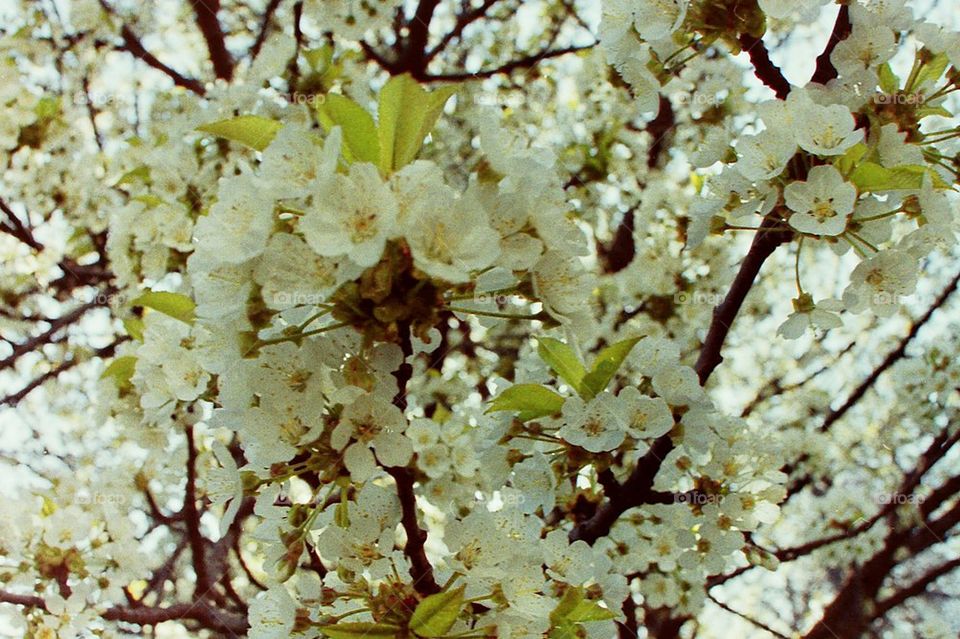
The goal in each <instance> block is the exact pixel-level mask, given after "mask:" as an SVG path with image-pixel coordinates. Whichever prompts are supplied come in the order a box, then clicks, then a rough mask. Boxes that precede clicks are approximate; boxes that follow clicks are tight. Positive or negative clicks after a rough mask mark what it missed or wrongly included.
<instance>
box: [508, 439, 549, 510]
mask: <svg viewBox="0 0 960 639" xmlns="http://www.w3.org/2000/svg"><path fill="white" fill-rule="evenodd" d="M510 483H511V485H512V486H513V489H514V490H516V491H517V494H518V495H520V496H522V497H523V499H522V500H518V501H519V504H518V507H519V508H520V510H521V511H522V512H525V513H532V512H534V511H536V510H537V508H542V509H543V512H544V513H549V512H550V511H551V510H553V506H554V504H555V502H556V488H557V478H556V475H554V472H553V469H552V468H551V467H550V460H548V459H547V457H546V455H544V454H543V453H540V452H535V453H534V454H533V455H531V456H530V457H527V458H526V459H524V460H523V461H522V462H520V463H519V464H517V465H516V466H514V467H513V477H512V478H511V480H510Z"/></svg>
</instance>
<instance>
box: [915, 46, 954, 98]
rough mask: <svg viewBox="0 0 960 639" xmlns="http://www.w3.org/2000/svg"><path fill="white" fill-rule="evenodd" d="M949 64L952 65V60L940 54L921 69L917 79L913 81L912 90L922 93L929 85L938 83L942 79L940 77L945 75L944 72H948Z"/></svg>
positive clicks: (944, 54)
mask: <svg viewBox="0 0 960 639" xmlns="http://www.w3.org/2000/svg"><path fill="white" fill-rule="evenodd" d="M948 64H950V59H949V58H948V57H947V54H946V53H938V54H937V55H935V56H933V57H932V58H931V59H930V60H928V61H927V62H926V63H924V65H923V66H922V67H921V68H920V73H918V74H917V78H916V79H915V80H914V81H913V87H912V89H913V90H914V91H920V90H922V89H923V88H924V87H925V86H926V85H927V84H934V83H936V81H937V80H939V79H940V76H942V75H943V72H944V71H946V70H947V65H948Z"/></svg>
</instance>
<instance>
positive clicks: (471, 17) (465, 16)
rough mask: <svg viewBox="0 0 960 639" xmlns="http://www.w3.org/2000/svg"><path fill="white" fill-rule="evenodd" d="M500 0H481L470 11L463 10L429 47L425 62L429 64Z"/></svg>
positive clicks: (466, 5) (467, 5)
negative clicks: (454, 21)
mask: <svg viewBox="0 0 960 639" xmlns="http://www.w3.org/2000/svg"><path fill="white" fill-rule="evenodd" d="M498 2H500V0H483V3H482V4H481V5H480V6H479V7H476V8H474V9H471V10H470V11H464V12H463V13H461V14H459V15H458V16H457V22H456V24H454V25H453V29H451V30H450V31H448V32H447V33H446V34H444V36H443V38H441V39H440V42H439V43H438V44H437V45H436V46H435V47H433V48H432V49H430V51H428V52H427V54H426V56H425V62H426V63H427V64H430V62H431V61H432V60H433V59H434V58H435V57H437V55H439V54H440V53H441V52H443V51H444V50H445V49H446V48H447V47H448V46H450V43H451V42H452V41H453V40H455V39H458V38H460V37H461V36H462V35H463V31H464V30H465V29H466V28H467V27H468V26H470V25H471V24H473V23H474V22H476V21H477V20H480V19H481V18H484V17H485V16H486V15H487V11H489V10H490V8H491V7H492V6H493V5H495V4H496V3H498ZM465 7H469V4H465Z"/></svg>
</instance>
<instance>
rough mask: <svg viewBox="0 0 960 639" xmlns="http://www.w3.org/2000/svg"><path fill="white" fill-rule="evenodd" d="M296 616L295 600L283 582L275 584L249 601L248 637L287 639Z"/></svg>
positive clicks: (256, 638) (255, 638) (252, 638)
mask: <svg viewBox="0 0 960 639" xmlns="http://www.w3.org/2000/svg"><path fill="white" fill-rule="evenodd" d="M296 616H297V604H296V602H294V600H293V598H292V597H291V596H290V593H289V592H287V589H286V587H285V586H284V585H283V584H277V585H275V586H273V587H271V588H270V590H268V591H266V592H265V593H263V594H261V595H260V596H259V597H257V598H256V599H254V600H253V601H252V602H251V603H250V611H249V623H250V638H251V639H287V638H288V637H289V636H290V633H291V632H292V631H293V624H294V621H296Z"/></svg>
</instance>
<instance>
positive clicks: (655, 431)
mask: <svg viewBox="0 0 960 639" xmlns="http://www.w3.org/2000/svg"><path fill="white" fill-rule="evenodd" d="M617 400H618V401H619V402H620V405H621V407H622V409H621V410H622V411H623V413H624V415H625V417H626V420H627V432H629V433H630V436H631V437H635V438H637V439H653V438H656V437H660V436H661V435H664V434H666V433H668V432H670V429H671V428H673V413H671V412H670V407H669V406H667V403H666V402H665V401H663V399H661V398H659V397H657V398H653V397H647V396H646V395H643V394H642V393H641V392H640V391H639V390H638V389H637V388H636V387H635V386H628V387H627V388H624V389H623V390H622V391H620V394H619V395H617Z"/></svg>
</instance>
